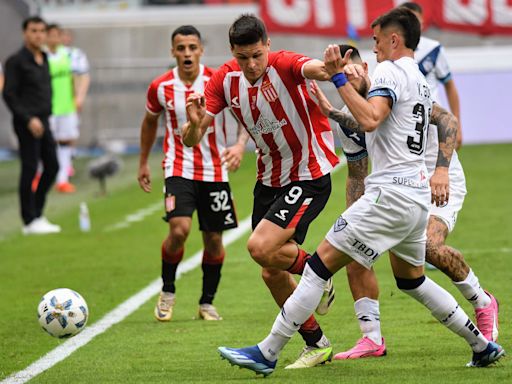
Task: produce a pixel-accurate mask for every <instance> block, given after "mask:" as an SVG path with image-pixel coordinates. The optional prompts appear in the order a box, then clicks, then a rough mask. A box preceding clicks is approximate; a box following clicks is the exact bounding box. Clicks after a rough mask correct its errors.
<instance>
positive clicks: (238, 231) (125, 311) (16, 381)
mask: <svg viewBox="0 0 512 384" xmlns="http://www.w3.org/2000/svg"><path fill="white" fill-rule="evenodd" d="M346 163H347V160H346V159H345V157H342V158H340V163H339V164H338V165H337V166H336V167H335V168H334V170H333V171H332V172H331V173H334V172H336V171H338V170H340V169H341V167H343V166H344V165H345V164H346ZM161 207H162V204H161V203H158V204H153V205H150V206H149V207H147V208H144V209H140V210H138V211H136V212H135V213H134V214H130V215H128V216H126V218H125V220H123V221H121V222H118V223H116V224H113V225H111V226H109V227H106V228H105V229H104V230H105V231H115V230H118V229H122V228H126V227H128V226H130V223H132V222H136V221H141V220H143V219H144V218H145V217H146V216H148V215H150V214H151V213H153V212H155V211H157V210H159V209H160V208H161ZM250 229H251V216H249V217H246V218H245V219H244V220H243V221H241V222H240V223H238V227H237V228H235V229H233V230H230V231H227V232H225V233H224V236H223V243H224V245H225V246H228V245H229V244H231V243H233V242H235V241H236V240H238V239H239V238H240V237H242V236H243V235H244V234H245V233H246V232H247V231H249V230H250ZM202 257H203V251H202V250H201V251H199V252H197V253H195V254H194V255H193V256H192V257H190V258H188V259H187V260H185V261H183V262H182V263H180V265H179V266H178V270H177V271H176V280H177V279H179V278H180V277H181V275H182V274H184V273H187V272H190V271H191V270H193V269H194V268H196V267H198V266H199V264H200V263H201V260H202ZM161 286H162V282H161V278H160V277H158V278H157V279H155V280H153V281H152V282H151V283H150V284H149V285H148V286H146V287H145V288H143V289H142V290H141V291H139V292H138V293H136V294H135V295H133V296H132V297H130V298H128V299H127V300H126V301H125V302H123V303H121V304H119V305H118V306H117V307H116V308H114V309H113V310H112V311H110V312H109V313H107V314H106V315H105V316H103V317H102V318H101V319H100V320H98V321H97V322H95V323H94V324H92V325H90V326H87V327H86V328H85V329H84V330H83V331H82V332H80V333H79V334H78V335H76V336H74V337H72V338H71V339H69V340H67V341H65V342H64V343H62V344H61V345H59V346H58V347H56V348H54V349H52V350H51V351H50V352H48V353H47V354H46V355H44V356H43V357H41V358H40V359H39V360H36V361H35V362H33V363H32V364H30V365H29V366H28V367H27V368H25V369H24V370H23V371H19V372H16V373H13V374H12V375H10V376H8V377H7V378H5V379H4V380H3V381H1V382H0V384H22V383H26V382H27V381H29V380H31V379H33V378H34V377H36V376H37V375H39V374H40V373H43V372H44V371H46V370H47V369H50V368H51V367H53V366H54V365H55V364H57V363H59V362H61V361H62V360H64V359H65V358H67V357H68V356H70V355H71V354H72V353H73V352H75V351H76V350H77V349H78V348H80V347H83V346H84V345H85V344H87V343H88V342H89V341H91V340H92V339H94V338H95V337H96V336H98V335H100V334H102V333H103V332H105V331H106V330H107V329H109V328H110V327H111V326H113V325H115V324H117V323H119V322H121V321H123V320H124V319H125V318H126V317H128V316H129V315H131V314H132V313H133V312H135V311H136V310H137V309H138V308H140V307H141V306H142V305H143V304H144V303H146V302H147V301H148V300H149V299H151V298H152V297H153V296H155V295H156V294H157V293H158V292H160V289H161Z"/></svg>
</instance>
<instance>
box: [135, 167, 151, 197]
mask: <svg viewBox="0 0 512 384" xmlns="http://www.w3.org/2000/svg"><path fill="white" fill-rule="evenodd" d="M137 180H138V181H139V186H140V187H141V188H142V190H143V191H144V192H147V193H149V192H151V171H150V170H149V166H148V165H147V164H142V165H140V166H139V174H138V176H137Z"/></svg>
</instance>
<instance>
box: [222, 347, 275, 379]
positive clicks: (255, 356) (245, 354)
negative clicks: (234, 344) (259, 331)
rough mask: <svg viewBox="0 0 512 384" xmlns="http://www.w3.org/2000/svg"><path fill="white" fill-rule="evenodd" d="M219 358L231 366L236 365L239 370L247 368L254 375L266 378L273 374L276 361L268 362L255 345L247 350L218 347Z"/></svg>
mask: <svg viewBox="0 0 512 384" xmlns="http://www.w3.org/2000/svg"><path fill="white" fill-rule="evenodd" d="M218 351H219V353H220V356H221V358H223V359H226V360H228V361H229V363H230V364H231V365H238V366H239V367H240V368H247V369H250V370H251V371H254V372H256V374H262V375H263V376H268V375H270V374H271V373H272V372H274V368H275V367H276V363H277V360H276V361H269V360H267V359H265V356H263V354H262V353H261V351H260V349H259V347H258V346H257V345H253V346H252V347H247V348H228V347H219V348H218Z"/></svg>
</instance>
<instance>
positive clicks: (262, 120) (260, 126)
mask: <svg viewBox="0 0 512 384" xmlns="http://www.w3.org/2000/svg"><path fill="white" fill-rule="evenodd" d="M286 124H288V123H287V122H286V119H281V121H275V120H274V121H272V120H269V119H267V118H266V117H264V116H262V115H260V117H259V118H258V121H257V122H256V124H255V125H254V126H253V127H252V128H249V132H251V133H252V134H253V135H259V134H264V133H272V132H275V131H277V130H279V129H281V127H283V126H285V125H286Z"/></svg>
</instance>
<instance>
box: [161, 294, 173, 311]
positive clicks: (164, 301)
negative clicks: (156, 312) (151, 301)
mask: <svg viewBox="0 0 512 384" xmlns="http://www.w3.org/2000/svg"><path fill="white" fill-rule="evenodd" d="M173 305H174V297H173V296H171V295H162V296H161V297H160V309H161V310H162V311H168V310H169V309H170V308H171V307H172V306H173Z"/></svg>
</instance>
